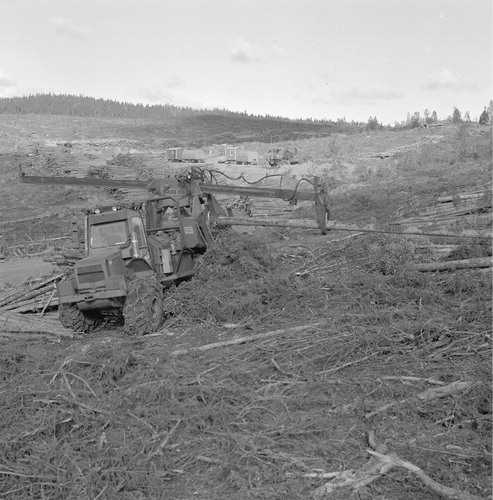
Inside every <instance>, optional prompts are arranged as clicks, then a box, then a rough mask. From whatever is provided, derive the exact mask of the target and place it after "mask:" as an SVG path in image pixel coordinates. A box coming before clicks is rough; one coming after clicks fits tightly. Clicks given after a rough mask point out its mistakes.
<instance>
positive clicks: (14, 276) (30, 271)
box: [0, 257, 53, 288]
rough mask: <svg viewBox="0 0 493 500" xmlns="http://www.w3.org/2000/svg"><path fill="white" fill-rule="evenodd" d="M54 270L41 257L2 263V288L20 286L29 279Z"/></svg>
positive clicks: (0, 275)
mask: <svg viewBox="0 0 493 500" xmlns="http://www.w3.org/2000/svg"><path fill="white" fill-rule="evenodd" d="M52 270H53V265H52V264H50V263H49V262H44V261H43V259H42V258H41V257H34V258H30V259H19V260H8V261H5V262H0V288H3V287H5V286H6V285H7V284H10V285H13V286H19V285H20V284H22V283H24V282H25V281H26V280H28V279H29V278H31V277H33V278H38V277H39V276H41V275H42V274H46V273H49V272H50V271H52Z"/></svg>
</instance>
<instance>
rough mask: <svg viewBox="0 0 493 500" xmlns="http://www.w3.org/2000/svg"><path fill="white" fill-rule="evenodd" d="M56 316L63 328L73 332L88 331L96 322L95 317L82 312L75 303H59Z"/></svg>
mask: <svg viewBox="0 0 493 500" xmlns="http://www.w3.org/2000/svg"><path fill="white" fill-rule="evenodd" d="M58 317H59V319H60V322H61V323H62V325H63V326H64V327H65V328H70V329H71V330H73V331H74V332H84V333H88V332H89V331H90V330H91V329H92V328H93V327H94V325H95V323H96V318H92V317H90V316H88V315H86V314H84V313H83V312H82V311H81V310H80V309H79V308H78V307H77V306H76V305H75V304H61V305H60V306H59V307H58Z"/></svg>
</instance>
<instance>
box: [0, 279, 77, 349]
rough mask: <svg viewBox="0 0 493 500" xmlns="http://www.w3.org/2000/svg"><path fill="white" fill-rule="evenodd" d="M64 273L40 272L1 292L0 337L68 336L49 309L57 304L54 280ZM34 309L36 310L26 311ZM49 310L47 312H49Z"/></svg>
mask: <svg viewBox="0 0 493 500" xmlns="http://www.w3.org/2000/svg"><path fill="white" fill-rule="evenodd" d="M63 276H64V274H63V273H57V274H52V275H50V276H43V277H41V278H39V279H36V280H31V281H28V282H26V283H23V284H22V285H21V286H19V287H16V288H13V289H10V290H7V291H4V292H1V293H0V338H10V337H12V336H15V337H16V338H18V337H19V336H20V335H22V334H27V335H31V334H45V335H52V336H55V338H56V339H58V340H59V339H60V338H62V337H68V338H71V337H72V334H71V332H70V331H69V330H67V329H65V328H63V327H62V326H61V324H60V322H59V321H58V317H57V315H54V314H52V311H53V310H54V309H56V307H57V306H58V297H57V293H56V282H57V281H59V280H60V279H62V278H63ZM25 313H35V314H25ZM48 313H49V314H48Z"/></svg>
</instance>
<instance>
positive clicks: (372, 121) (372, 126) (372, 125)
mask: <svg viewBox="0 0 493 500" xmlns="http://www.w3.org/2000/svg"><path fill="white" fill-rule="evenodd" d="M379 128H380V124H379V123H378V119H377V117H376V116H375V118H372V117H371V116H370V118H368V123H367V124H366V130H378V129H379Z"/></svg>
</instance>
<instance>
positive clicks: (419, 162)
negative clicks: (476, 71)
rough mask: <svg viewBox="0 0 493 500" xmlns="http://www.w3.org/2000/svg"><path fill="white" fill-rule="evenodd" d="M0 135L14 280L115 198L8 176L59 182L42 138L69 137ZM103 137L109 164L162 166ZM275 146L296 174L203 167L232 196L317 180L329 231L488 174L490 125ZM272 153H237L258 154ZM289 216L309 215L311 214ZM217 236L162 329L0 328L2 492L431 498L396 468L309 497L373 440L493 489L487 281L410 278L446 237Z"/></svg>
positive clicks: (465, 246)
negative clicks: (24, 167)
mask: <svg viewBox="0 0 493 500" xmlns="http://www.w3.org/2000/svg"><path fill="white" fill-rule="evenodd" d="M9 124H10V125H11V133H10V135H9V141H10V142H9V141H6V142H4V143H3V144H2V148H3V149H2V150H0V155H1V156H2V159H3V161H2V162H1V163H0V180H1V182H3V184H1V185H0V186H1V187H0V189H1V191H2V195H3V196H1V197H0V204H1V205H0V210H1V212H2V213H5V214H6V216H5V222H6V224H4V225H3V226H2V227H1V228H0V229H1V231H2V240H1V245H2V247H1V249H0V251H1V252H2V253H3V254H4V256H5V258H6V264H7V265H11V266H13V265H14V263H15V265H18V264H17V262H18V261H14V260H12V259H13V258H14V256H16V255H17V256H18V255H19V254H21V255H26V256H27V255H30V254H33V253H39V252H43V251H46V250H48V251H51V250H54V251H57V250H59V249H60V248H63V247H64V245H67V244H68V236H67V235H68V232H69V227H70V220H71V218H72V216H73V215H74V214H77V213H79V211H80V208H81V207H83V206H84V205H86V206H87V205H91V204H93V203H96V202H103V201H106V200H108V199H111V196H112V194H111V193H108V192H107V191H103V190H94V189H93V190H87V189H79V188H78V189H74V188H71V187H56V188H53V189H51V188H50V189H47V188H46V187H43V186H40V187H38V186H29V185H25V184H20V183H18V182H17V180H16V178H17V168H18V163H19V162H25V164H27V163H26V162H29V161H30V162H31V165H30V168H31V169H32V171H34V172H45V174H49V173H53V169H51V170H50V168H51V167H50V164H47V162H46V158H47V156H49V155H48V153H50V154H51V152H52V150H51V149H49V150H46V149H45V148H51V147H52V145H51V143H50V145H48V146H46V145H45V143H46V138H45V137H43V135H42V133H49V134H50V137H49V139H50V141H55V142H56V141H62V142H66V141H70V140H75V137H74V136H73V135H71V134H70V132H69V130H70V129H69V128H67V126H66V125H67V124H65V126H64V127H63V128H62V127H61V128H60V129H56V128H51V129H50V128H48V129H46V132H44V130H43V129H42V127H40V124H39V123H37V126H38V127H40V128H39V131H38V130H37V129H36V131H35V132H31V134H32V135H28V134H27V133H26V132H27V131H28V130H30V129H29V121H28V118H25V117H24V118H23V119H22V120H19V121H15V122H14V118H12V119H10V121H9V122H8V123H7V125H9ZM4 125H5V123H4ZM94 126H95V127H96V126H97V124H95V125H94ZM75 128H77V130H78V135H77V140H79V141H81V142H79V143H77V145H74V146H73V147H72V148H71V149H72V152H71V153H70V154H74V151H75V155H76V157H77V158H80V163H84V162H86V161H87V162H88V163H89V161H93V160H94V161H95V160H97V157H98V154H100V152H101V151H100V149H101V147H102V145H103V144H104V140H106V139H107V138H106V137H102V136H100V137H98V134H97V133H95V131H94V129H92V130H91V129H90V127H89V125H87V124H86V122H84V126H82V125H81V124H80V123H79V122H78V124H74V129H75ZM469 129H472V130H474V131H475V132H474V133H469V132H468V130H469ZM477 131H479V132H480V133H476V132H477ZM482 132H485V133H482ZM431 134H434V137H435V139H437V140H436V141H429V140H427V139H425V140H423V139H422V138H423V136H424V135H426V136H428V135H431ZM488 134H489V135H488ZM3 137H4V138H5V136H3ZM89 139H90V140H89ZM116 139H119V140H120V142H118V143H117V145H116V148H119V150H118V152H119V153H121V154H128V155H140V156H139V158H140V159H142V158H144V159H145V158H150V157H152V158H154V159H155V157H156V155H158V154H161V152H160V151H157V150H153V149H152V147H150V146H149V145H146V144H145V143H142V145H140V146H139V147H136V146H135V144H132V146H131V147H130V146H128V144H127V145H126V143H125V140H128V139H129V138H127V137H119V138H118V137H116ZM4 141H5V139H4ZM84 141H86V142H84ZM280 146H281V147H292V146H295V147H297V148H298V151H299V152H301V154H302V155H303V158H302V160H303V161H302V162H301V163H300V164H298V165H289V166H288V165H285V166H283V167H281V168H280V169H277V170H272V169H266V168H265V167H262V166H256V167H250V166H237V167H232V166H229V167H225V166H223V165H221V164H218V163H217V160H216V156H214V155H213V154H212V153H211V158H209V160H210V161H209V163H208V165H207V168H214V169H218V170H223V171H224V172H225V173H227V175H228V176H229V177H231V178H232V179H233V180H231V182H236V181H234V179H237V178H239V177H241V175H243V176H245V177H247V179H248V180H255V179H258V178H259V177H262V176H265V175H277V174H282V177H281V176H279V177H272V178H271V177H269V178H268V179H267V180H265V181H264V183H277V182H279V181H280V180H281V181H282V182H283V183H284V185H293V183H296V182H297V179H299V178H300V176H302V175H319V176H321V177H322V178H324V179H325V180H327V182H329V183H330V185H331V187H332V190H333V191H332V200H333V218H334V219H337V220H342V221H346V222H356V221H357V222H365V223H366V222H368V223H369V222H375V221H382V222H389V221H393V220H396V219H397V218H402V217H403V216H404V215H406V216H408V215H410V214H416V213H418V212H419V211H420V210H421V209H422V208H424V207H427V206H431V205H433V204H434V203H436V199H437V197H438V196H441V195H446V194H451V195H454V194H457V193H459V192H463V191H466V190H468V189H473V188H477V187H478V186H481V185H483V186H485V185H488V183H489V182H490V180H491V130H490V129H488V128H482V129H481V128H478V126H475V125H471V126H470V127H469V128H468V129H466V130H465V131H464V130H461V129H459V128H457V127H453V126H447V127H443V128H440V130H438V129H437V131H435V132H430V131H426V134H423V133H422V131H418V130H415V131H408V132H397V133H393V132H382V133H380V134H371V135H368V136H366V135H365V136H337V137H331V138H326V139H310V140H306V141H299V143H292V144H291V143H289V144H282V145H280ZM113 147H115V145H113ZM269 147H270V145H262V144H258V145H255V144H254V145H252V144H249V145H248V146H247V148H248V149H254V148H257V149H258V150H259V151H260V152H261V153H262V154H265V152H266V150H267V149H268V148H269ZM33 148H36V149H37V150H38V153H36V154H35V153H33ZM399 148H403V149H400V150H399V151H398V152H397V153H396V154H395V155H391V156H388V157H387V156H385V155H381V156H384V157H383V158H379V157H375V156H374V155H375V154H376V153H381V152H389V151H392V150H395V149H399ZM130 149H131V151H130ZM29 155H33V156H29ZM91 155H92V156H93V160H90V158H89V156H91ZM131 157H132V158H135V157H136V156H131ZM105 161H106V160H105ZM105 161H104V162H102V163H103V164H104V163H105ZM152 165H154V163H153V164H152ZM152 168H153V169H155V168H156V167H154V166H153V167H152ZM154 171H155V170H154ZM138 174H139V173H138V172H137V173H136V175H138ZM113 194H114V193H113ZM124 196H127V195H126V194H124ZM12 207H15V208H14V209H12ZM264 208H265V207H264V206H263V205H257V206H256V207H255V206H254V214H255V211H256V212H257V213H260V212H261V211H262V210H264ZM293 210H294V214H295V215H296V214H297V215H298V216H307V215H308V216H312V215H313V213H312V212H311V210H312V209H311V207H310V206H308V205H301V206H299V207H297V208H295V209H293ZM46 212H49V216H47V217H44V218H41V219H34V217H35V216H36V215H40V214H43V213H46ZM29 217H31V219H30V220H29ZM26 219H27V220H26ZM9 221H11V222H9ZM481 221H482V222H481ZM455 223H457V224H458V226H461V225H462V226H464V225H465V226H470V225H471V219H469V220H468V221H467V222H465V221H463V220H459V221H457V220H455V219H454V224H455ZM441 224H442V225H445V224H446V223H445V222H443V221H442V222H441ZM475 227H479V228H481V229H484V228H488V227H491V221H489V222H484V221H483V219H478V220H477V221H476V222H475ZM215 237H216V245H214V246H213V247H212V248H210V249H209V250H208V251H207V252H206V254H205V255H204V257H203V258H202V260H201V261H200V263H199V266H198V269H197V274H196V276H195V277H194V279H193V280H192V281H190V282H186V283H182V284H181V285H180V286H178V287H177V288H176V289H173V290H170V292H169V293H168V294H167V296H166V310H167V314H168V316H167V321H166V323H165V325H164V328H163V330H162V331H161V332H159V333H158V334H155V335H151V336H145V337H140V338H136V337H129V336H126V335H125V334H124V333H123V329H122V327H121V325H118V324H116V323H107V324H104V325H101V326H100V327H99V328H98V329H96V330H95V331H93V332H92V333H91V334H89V335H88V336H74V337H73V338H72V339H60V340H59V341H58V342H53V340H52V337H49V338H48V337H46V336H44V335H42V334H39V335H35V334H34V335H28V336H26V335H21V334H19V335H17V336H16V335H15V334H11V333H9V334H8V335H1V334H0V343H1V349H0V401H1V403H0V407H1V417H2V418H1V419H0V421H1V423H0V457H1V458H0V496H3V497H5V498H12V499H16V498H40V499H42V498H43V499H45V498H46V499H47V498H50V499H58V498H60V499H62V498H63V499H71V498H73V499H81V498H84V499H85V498H87V499H94V498H99V499H103V498H108V499H112V498H121V499H144V498H149V499H151V498H153V499H154V498H163V499H164V498H166V499H177V500H178V499H180V500H185V499H193V498H201V499H211V500H212V499H214V500H218V499H243V498H245V499H246V498H260V499H283V500H284V499H305V498H331V499H348V498H354V499H370V498H371V499H381V500H383V499H390V498H391V499H398V500H401V499H415V498H420V499H430V500H431V499H437V498H441V497H442V495H440V494H439V493H437V491H436V490H434V489H433V488H431V487H430V486H429V485H426V484H425V483H423V481H422V480H421V479H420V478H419V477H418V476H417V475H416V474H413V473H412V472H410V471H409V470H408V469H405V468H403V467H398V466H394V467H392V468H391V469H390V470H387V471H386V472H385V473H381V474H377V475H376V476H373V477H372V480H371V481H370V482H368V484H366V485H365V486H361V487H359V488H357V489H355V488H353V487H352V486H351V485H347V486H342V487H340V488H337V487H335V486H334V487H333V491H332V492H329V490H330V488H326V489H325V490H324V489H322V490H321V489H320V488H321V487H323V486H324V485H326V484H330V483H334V482H337V481H334V480H333V479H332V480H331V479H328V478H324V477H323V475H322V473H335V472H342V471H348V470H353V471H360V470H361V469H362V468H363V467H364V466H365V464H368V463H369V461H370V459H371V454H370V453H369V452H368V450H370V451H373V450H375V448H378V449H379V450H380V451H382V449H383V448H381V447H379V446H381V445H385V452H384V453H387V454H389V455H390V454H394V455H395V456H397V457H399V458H400V459H402V460H405V461H407V462H410V463H412V464H414V465H416V466H418V467H420V468H421V469H422V471H424V472H425V473H426V474H427V475H428V476H430V477H431V478H432V479H433V480H435V481H436V482H437V483H439V484H441V485H443V486H446V487H449V488H452V489H454V490H455V491H456V492H458V493H457V494H458V495H462V496H457V497H456V498H489V497H491V495H492V490H491V424H492V405H491V378H492V372H491V334H492V332H491V319H492V318H491V274H490V272H489V270H487V271H483V270H476V269H472V270H471V269H469V270H459V271H455V272H442V273H420V272H416V271H410V270H406V266H408V265H409V264H412V263H415V262H430V261H433V260H434V259H435V260H436V259H443V258H445V259H447V258H448V259H452V258H454V257H453V255H450V256H449V255H445V256H443V255H442V256H440V257H437V256H436V254H433V253H432V252H431V251H430V247H431V246H438V245H444V244H450V243H451V241H450V240H444V239H440V238H430V237H427V236H415V237H409V236H401V235H388V234H387V235H382V234H362V233H345V232H330V233H329V234H328V235H325V236H324V235H321V234H319V232H317V231H310V230H302V229H282V228H280V229H276V230H272V229H267V228H260V229H257V230H255V231H246V230H245V231H244V230H242V229H241V228H237V229H236V231H217V232H216V233H215ZM58 238H60V239H58ZM64 238H65V239H64ZM452 243H454V244H456V247H455V249H454V252H456V253H455V255H458V252H461V256H462V257H464V258H467V256H477V255H479V254H480V255H487V254H488V253H489V252H490V247H489V246H488V245H487V244H485V243H484V242H483V241H479V240H477V239H473V240H460V241H459V240H458V241H455V240H454V241H453V242H452ZM39 271H40V274H41V269H40V270H39ZM1 292H2V290H1V289H0V293H1ZM31 316H34V317H35V315H31ZM46 316H47V318H48V319H49V318H52V317H56V311H55V310H48V311H47V313H46ZM457 384H459V385H457ZM460 384H462V385H460ZM438 389H441V390H442V391H444V392H443V393H442V394H440V393H439V391H437V390H438ZM430 391H431V392H430ZM373 438H374V440H376V441H377V445H379V446H376V445H375V443H372V439H373ZM379 470H381V469H379ZM466 494H469V495H471V496H469V497H467V496H466Z"/></svg>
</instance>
